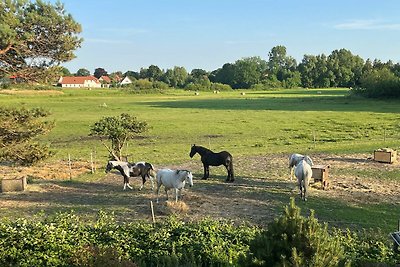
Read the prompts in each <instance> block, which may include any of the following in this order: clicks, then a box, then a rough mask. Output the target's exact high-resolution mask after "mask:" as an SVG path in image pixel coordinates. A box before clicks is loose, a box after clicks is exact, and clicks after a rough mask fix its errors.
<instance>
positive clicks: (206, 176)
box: [201, 164, 209, 180]
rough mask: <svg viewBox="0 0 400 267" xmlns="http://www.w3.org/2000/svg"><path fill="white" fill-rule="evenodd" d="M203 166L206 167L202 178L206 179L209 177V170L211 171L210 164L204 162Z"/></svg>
mask: <svg viewBox="0 0 400 267" xmlns="http://www.w3.org/2000/svg"><path fill="white" fill-rule="evenodd" d="M203 168H204V175H203V178H201V179H203V180H206V179H207V178H208V172H209V170H208V166H207V165H206V164H203Z"/></svg>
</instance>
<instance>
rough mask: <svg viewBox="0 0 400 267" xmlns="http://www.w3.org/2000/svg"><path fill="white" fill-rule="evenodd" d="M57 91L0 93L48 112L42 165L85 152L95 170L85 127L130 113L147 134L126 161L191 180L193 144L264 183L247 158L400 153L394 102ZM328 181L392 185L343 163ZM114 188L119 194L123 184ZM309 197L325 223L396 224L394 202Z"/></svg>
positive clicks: (275, 199) (339, 94)
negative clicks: (185, 170)
mask: <svg viewBox="0 0 400 267" xmlns="http://www.w3.org/2000/svg"><path fill="white" fill-rule="evenodd" d="M62 92H63V94H48V95H46V94H43V93H42V94H34V93H33V94H32V93H27V92H25V93H20V94H9V93H4V92H3V93H2V91H0V105H2V106H25V107H28V108H31V107H43V108H46V109H48V110H50V111H51V114H52V115H51V116H50V119H51V120H54V121H55V123H56V126H55V128H54V129H53V130H52V131H51V133H50V134H49V135H47V136H45V137H42V138H41V139H42V141H45V142H47V143H49V144H50V145H51V147H52V148H53V149H54V150H55V151H56V154H55V155H54V157H53V158H52V159H50V160H49V162H52V161H56V160H60V159H64V160H65V159H66V158H68V155H71V157H72V158H73V159H74V160H88V159H89V158H90V153H91V152H93V151H95V152H96V160H97V161H98V162H100V163H101V164H102V165H104V164H105V162H106V160H107V151H106V150H105V148H103V147H102V145H101V144H100V142H99V141H98V140H96V139H95V138H92V137H89V136H88V134H89V129H90V125H92V124H93V123H94V122H96V121H98V120H99V119H100V118H102V117H103V116H115V115H119V114H121V113H130V114H133V115H135V116H137V117H138V119H139V120H144V121H146V122H148V124H149V125H150V126H151V128H150V130H149V131H148V132H146V133H144V134H143V135H141V136H140V137H138V138H136V139H134V140H131V141H130V142H129V143H128V146H127V147H126V154H128V155H129V159H130V161H138V160H146V161H149V162H152V163H154V164H155V165H156V166H180V164H188V162H189V163H190V164H191V165H190V166H196V167H194V168H196V169H195V171H196V172H195V174H196V175H197V177H200V176H201V166H200V162H199V158H195V159H193V160H190V158H189V155H188V154H189V150H190V146H191V144H194V143H195V144H197V145H203V146H206V147H209V148H211V149H212V150H215V151H220V150H228V151H229V152H231V153H232V154H233V155H234V157H235V158H238V159H239V162H242V164H243V165H242V166H237V167H236V175H237V177H242V178H243V179H244V180H243V181H248V179H252V177H253V178H264V177H265V178H267V179H268V178H269V177H270V176H271V175H270V174H269V171H270V170H268V169H265V168H256V167H257V166H256V167H254V168H252V169H251V173H249V172H250V171H249V170H247V169H246V166H245V165H246V164H251V159H252V158H258V159H259V158H260V157H261V158H262V157H269V156H272V157H275V156H276V155H279V156H276V157H279V158H284V159H286V158H287V155H288V154H289V153H294V152H297V153H303V154H310V155H321V154H323V155H331V154H335V155H358V154H364V155H365V154H368V153H370V154H372V152H373V150H374V149H377V148H381V147H391V148H393V149H397V150H398V149H399V148H400V143H399V139H400V103H399V101H395V100H369V99H364V98H358V97H354V96H350V95H349V92H348V90H347V89H318V90H317V89H315V90H300V89H299V90H279V91H246V94H245V95H241V94H240V91H232V92H221V93H220V94H213V93H212V92H201V93H200V95H194V93H193V92H187V91H180V90H170V91H166V92H164V93H162V94H161V93H157V94H133V93H128V92H124V91H120V90H62ZM103 163H104V164H103ZM285 164H286V162H283V161H280V163H279V164H278V165H277V166H279V168H280V169H279V170H274V172H273V175H272V176H274V179H275V178H276V180H279V179H281V180H285V181H286V180H287V179H286V178H287V177H286V176H287V169H286V168H285ZM185 166H186V165H185ZM271 168H273V166H272V167H271ZM214 175H217V176H218V177H220V176H224V175H225V173H224V170H223V169H217V170H215V172H214ZM332 175H337V176H338V177H341V176H344V175H350V176H352V177H360V178H368V179H370V180H373V179H374V178H379V179H383V180H385V181H387V182H388V184H390V183H391V182H399V180H400V177H399V171H398V168H391V169H387V170H383V171H381V170H380V169H379V168H374V169H368V168H366V169H356V168H353V167H351V166H344V167H342V168H337V169H336V170H332ZM103 176H104V174H96V175H84V176H81V177H80V178H77V181H78V182H79V181H81V182H82V183H83V182H85V183H87V182H96V181H97V180H98V179H102V177H103ZM275 176H276V177H275ZM222 179H223V178H221V179H217V182H218V183H221V181H222ZM120 184H121V187H122V182H121V183H118V185H120ZM199 184H200V181H199ZM65 185H66V184H65ZM207 185H209V184H207V183H205V184H203V185H202V186H203V187H206V186H207ZM75 186H76V184H74V187H75ZM211 186H212V184H211ZM244 187H245V186H244ZM206 188H207V187H206ZM278 188H279V187H278ZM284 188H286V189H285V190H283V191H282V192H276V194H273V193H271V192H269V193H268V194H267V193H266V194H265V196H267V198H268V197H269V199H264V201H268V200H270V201H271V203H273V204H271V205H273V207H272V210H273V211H275V212H278V211H279V212H280V211H281V209H282V206H283V205H285V204H287V203H288V196H289V195H291V194H292V193H290V191H291V190H287V187H284ZM224 190H229V189H226V188H224ZM263 190H264V189H263ZM124 194H126V193H124ZM141 196H143V194H141ZM4 198H5V197H3V200H4ZM20 198H22V199H23V197H19V199H20ZM238 198H239V196H238ZM315 198H318V200H319V201H313V202H311V201H310V202H309V203H306V204H303V203H302V204H301V206H302V207H304V208H312V209H315V210H316V213H317V214H319V215H320V216H321V218H322V219H323V220H324V221H328V222H335V221H340V219H338V218H342V219H343V221H346V222H347V224H349V222H354V225H360V226H363V227H364V226H365V227H379V226H382V227H383V228H384V229H386V230H389V229H391V228H392V226H393V227H396V220H397V219H398V217H400V214H399V212H398V211H399V206H398V204H399V202H396V201H398V198H397V199H395V202H394V203H393V202H392V203H391V202H389V201H382V203H380V202H379V201H375V202H374V203H373V204H371V203H367V202H366V203H363V201H359V202H357V203H356V204H353V203H349V202H347V201H346V200H340V199H337V198H325V196H324V195H323V194H322V193H319V194H316V196H315ZM367 198H368V196H367V195H366V199H367ZM9 199H10V198H8V200H9ZM349 199H351V198H349ZM0 200H1V198H0ZM104 201H107V200H104ZM102 203H103V202H100V203H98V202H96V203H95V204H93V206H95V207H96V208H100V207H101V205H102ZM53 207H54V206H53ZM60 208H62V207H60ZM68 208H75V209H78V210H79V209H80V206H79V205H78V204H77V205H76V207H74V206H73V205H72V206H71V205H69V206H68ZM53 210H54V209H53ZM82 210H84V208H82ZM116 210H117V209H116ZM3 211H4V209H3ZM6 213H7V215H8V216H15V215H16V214H13V212H12V211H10V210H7V212H6ZM380 213H382V214H385V219H386V218H387V221H385V223H382V222H381V221H377V220H376V218H379V216H380V215H379V214H380ZM272 215H274V213H273V214H272ZM338 224H339V225H340V223H338ZM347 224H346V225H344V226H347Z"/></svg>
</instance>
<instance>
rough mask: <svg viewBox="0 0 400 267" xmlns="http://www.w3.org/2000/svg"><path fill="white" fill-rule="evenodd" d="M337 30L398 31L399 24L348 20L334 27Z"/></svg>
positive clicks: (399, 28)
mask: <svg viewBox="0 0 400 267" xmlns="http://www.w3.org/2000/svg"><path fill="white" fill-rule="evenodd" d="M334 28H335V29H338V30H400V23H387V22H383V21H379V20H349V21H347V22H344V23H339V24H336V25H334Z"/></svg>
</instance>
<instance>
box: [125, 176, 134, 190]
mask: <svg viewBox="0 0 400 267" xmlns="http://www.w3.org/2000/svg"><path fill="white" fill-rule="evenodd" d="M126 186H127V187H129V189H131V190H132V189H133V188H132V186H131V185H130V184H129V177H126Z"/></svg>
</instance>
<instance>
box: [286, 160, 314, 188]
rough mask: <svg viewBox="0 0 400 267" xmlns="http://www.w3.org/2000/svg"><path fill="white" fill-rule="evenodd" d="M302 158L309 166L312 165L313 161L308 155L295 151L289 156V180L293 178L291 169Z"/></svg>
mask: <svg viewBox="0 0 400 267" xmlns="http://www.w3.org/2000/svg"><path fill="white" fill-rule="evenodd" d="M303 159H305V160H306V161H307V163H308V164H309V165H310V166H313V165H314V162H313V161H312V159H311V158H310V157H309V156H303V155H301V154H297V153H296V154H291V155H290V156H289V170H290V181H292V178H293V169H294V168H295V166H296V165H297V164H298V163H299V162H300V161H301V160H303Z"/></svg>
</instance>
